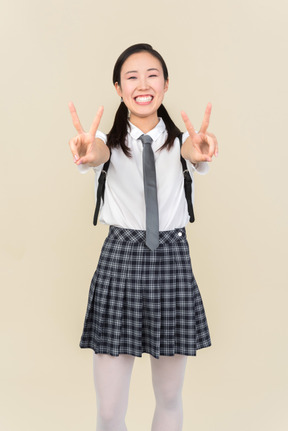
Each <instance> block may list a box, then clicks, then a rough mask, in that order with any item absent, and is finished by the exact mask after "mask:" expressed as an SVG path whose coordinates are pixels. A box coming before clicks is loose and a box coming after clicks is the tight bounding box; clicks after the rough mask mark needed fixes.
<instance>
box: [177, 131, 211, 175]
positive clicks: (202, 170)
mask: <svg viewBox="0 0 288 431" xmlns="http://www.w3.org/2000/svg"><path fill="white" fill-rule="evenodd" d="M196 133H197V132H196ZM188 136H189V133H188V132H185V133H183V138H182V142H183V143H184V142H185V141H186V139H187V138H188ZM185 160H186V159H185ZM186 162H187V168H188V170H189V172H190V174H193V172H195V171H196V172H197V173H198V174H200V175H205V174H207V172H208V171H209V164H208V162H199V163H196V165H194V164H193V163H191V162H190V161H189V160H186Z"/></svg>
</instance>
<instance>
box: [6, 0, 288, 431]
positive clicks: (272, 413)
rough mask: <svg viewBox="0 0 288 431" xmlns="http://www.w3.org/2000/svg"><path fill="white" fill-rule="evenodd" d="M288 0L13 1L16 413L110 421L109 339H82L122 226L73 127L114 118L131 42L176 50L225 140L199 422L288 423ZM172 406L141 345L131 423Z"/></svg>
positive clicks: (206, 244) (213, 198)
mask: <svg viewBox="0 0 288 431" xmlns="http://www.w3.org/2000/svg"><path fill="white" fill-rule="evenodd" d="M287 13H288V6H287V2H286V1H284V0H275V1H273V2H272V1H267V0H264V1H260V0H249V1H248V0H242V1H228V0H219V1H212V0H207V1H205V2H204V1H200V0H197V1H188V0H179V1H177V2H176V1H171V0H166V1H162V0H158V1H157V2H156V1H151V0H146V1H145V2H141V3H139V2H134V1H122V2H118V1H117V2H116V1H114V0H111V1H106V2H100V1H95V0H94V1H92V0H83V1H79V0H78V1H75V0H57V1H56V0H51V1H48V2H41V1H36V0H25V1H24V0H14V1H13V0H12V1H11V2H5V5H4V2H2V3H1V6H0V20H1V26H0V36H1V38H0V41H1V42H0V44H1V81H0V83H1V101H0V118H1V153H0V155H1V169H0V173H1V190H2V193H1V255H0V259H1V260H0V261H1V300H0V319H1V322H0V323H1V325H0V333H1V367H0V388H1V389H0V391H1V400H0V401H1V413H0V428H1V430H3V431H16V430H17V431H18V430H20V429H21V430H22V431H36V430H37V431H39V430H41V431H48V430H49V431H50V430H54V431H66V430H69V431H74V430H75V431H76V430H77V431H79V430H87V431H88V430H94V429H95V423H96V406H95V395H94V386H93V378H92V351H91V350H81V349H80V348H79V347H78V344H79V340H80V336H81V333H82V325H83V322H84V315H85V311H86V305H87V298H88V289H89V284H90V279H91V277H92V275H93V272H94V270H95V267H96V263H97V259H98V256H99V253H100V248H101V245H102V242H103V240H104V238H105V235H106V232H107V227H105V226H103V225H102V226H101V225H99V226H98V227H97V228H94V227H93V226H92V216H93V209H94V178H93V173H88V174H86V175H80V174H79V173H78V172H77V169H76V167H75V166H74V165H73V162H72V157H71V154H70V150H69V148H68V141H69V139H70V138H71V137H72V136H74V134H75V131H74V129H73V126H72V122H71V118H70V115H69V110H68V102H69V101H70V100H73V102H74V103H75V105H76V108H77V110H78V113H79V116H80V119H81V121H82V123H83V126H84V127H86V128H87V127H89V126H90V124H91V121H92V119H93V117H94V115H95V113H96V111H97V109H98V107H99V106H100V105H104V107H105V112H104V116H103V119H102V122H101V127H100V129H101V130H102V131H103V132H107V131H108V130H109V128H110V127H111V123H112V119H113V116H114V112H115V109H116V108H117V106H118V104H119V98H118V96H117V95H116V92H115V90H114V88H113V86H112V69H113V66H114V63H115V61H116V59H117V57H118V55H119V54H120V53H121V52H122V51H123V50H124V49H125V48H126V47H128V46H129V45H132V44H134V43H138V42H147V43H151V44H152V45H153V47H155V49H157V50H158V51H159V52H160V53H161V54H162V55H163V57H164V59H165V60H166V62H167V65H168V69H169V75H170V88H169V91H168V93H167V94H166V98H165V101H164V103H165V106H166V108H167V109H168V111H169V112H170V114H171V116H172V118H173V119H174V121H175V122H176V123H177V124H178V125H179V127H180V128H182V129H183V122H182V120H181V116H180V111H181V110H185V111H186V112H187V113H188V115H189V117H190V119H191V121H192V123H193V124H194V126H195V127H196V128H199V126H200V124H201V121H202V117H203V114H204V110H205V107H206V104H207V102H209V101H211V102H212V105H213V108H212V116H211V125H210V130H211V131H213V132H214V133H215V134H216V136H217V137H218V140H219V144H220V151H219V158H218V159H216V160H214V161H213V163H212V164H211V169H210V172H209V174H208V175H206V176H195V183H196V194H195V212H196V222H195V223H194V224H193V225H189V226H188V227H187V230H188V237H189V243H190V250H191V257H192V263H193V269H194V272H195V276H196V279H197V281H198V284H199V287H200V291H201V294H202V297H203V300H204V304H205V308H206V313H207V317H208V322H209V326H210V330H211V336H212V343H213V346H212V347H211V348H209V349H204V350H202V351H200V352H199V353H198V355H197V357H196V358H189V360H188V366H187V372H186V380H185V386H184V392H183V396H184V409H185V410H184V431H190V430H197V431H200V430H201V431H231V430H233V431H243V430H245V431H250V430H251V431H252V430H253V431H255V430H261V431H271V430H272V429H273V430H275V431H286V430H287V429H288V419H287V395H288V390H287V389H288V376H287V363H288V346H287V344H288V343H287V332H288V331H287V327H288V325H287V312H286V308H287V300H288V294H287V275H288V274H287V267H288V265H287V239H288V238H287V220H288V218H287V216H288V214H287V213H288V204H287V192H286V186H287V174H286V163H287V156H288V150H287V137H286V122H287V96H288V94H287V76H288V67H287V46H288V33H287V24H288V22H287V16H288V14H287ZM153 407H154V396H153V391H152V385H151V376H150V363H149V357H148V356H147V355H144V356H143V358H142V359H137V360H136V362H135V366H134V371H133V375H132V384H131V392H130V403H129V410H128V414H127V425H128V429H129V430H137V431H147V430H149V429H150V428H149V427H150V424H151V421H152V415H153Z"/></svg>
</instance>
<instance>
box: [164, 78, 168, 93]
mask: <svg viewBox="0 0 288 431" xmlns="http://www.w3.org/2000/svg"><path fill="white" fill-rule="evenodd" d="M168 87H169V78H167V79H166V81H165V84H164V91H165V93H166V91H167V90H168Z"/></svg>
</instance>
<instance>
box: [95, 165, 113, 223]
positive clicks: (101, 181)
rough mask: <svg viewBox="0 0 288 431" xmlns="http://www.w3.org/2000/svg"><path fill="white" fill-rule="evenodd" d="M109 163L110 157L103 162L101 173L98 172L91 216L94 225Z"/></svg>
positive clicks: (102, 197)
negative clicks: (94, 203) (93, 210)
mask: <svg viewBox="0 0 288 431" xmlns="http://www.w3.org/2000/svg"><path fill="white" fill-rule="evenodd" d="M109 164H110V158H109V160H107V162H106V163H105V164H104V166H103V169H102V171H101V174H100V176H99V179H98V188H97V197H96V207H95V212H94V217H93V224H94V226H96V224H97V220H98V214H99V211H100V204H101V199H102V200H103V202H104V192H105V183H106V174H107V171H108V168H109Z"/></svg>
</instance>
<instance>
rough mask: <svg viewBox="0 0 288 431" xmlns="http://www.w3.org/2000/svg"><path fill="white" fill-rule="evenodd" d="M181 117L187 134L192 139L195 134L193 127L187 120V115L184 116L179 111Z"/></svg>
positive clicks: (182, 112) (183, 113)
mask: <svg viewBox="0 0 288 431" xmlns="http://www.w3.org/2000/svg"><path fill="white" fill-rule="evenodd" d="M181 116H182V119H183V121H184V124H185V127H186V130H187V132H188V133H189V135H190V136H191V138H193V137H194V136H195V135H196V132H195V129H194V127H193V126H192V123H191V121H190V120H189V118H188V115H187V114H186V112H184V111H181Z"/></svg>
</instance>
